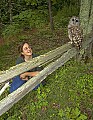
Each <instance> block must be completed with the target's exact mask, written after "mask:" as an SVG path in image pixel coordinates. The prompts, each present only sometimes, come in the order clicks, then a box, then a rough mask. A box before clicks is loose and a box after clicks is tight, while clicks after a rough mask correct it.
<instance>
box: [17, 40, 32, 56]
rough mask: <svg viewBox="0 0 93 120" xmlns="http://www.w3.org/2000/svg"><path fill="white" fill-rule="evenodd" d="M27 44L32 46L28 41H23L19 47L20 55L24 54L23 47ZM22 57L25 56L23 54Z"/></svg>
mask: <svg viewBox="0 0 93 120" xmlns="http://www.w3.org/2000/svg"><path fill="white" fill-rule="evenodd" d="M25 43H27V44H28V45H30V44H29V42H28V41H23V42H22V43H21V44H20V45H19V46H18V52H19V53H20V54H21V53H22V52H23V46H24V44H25ZM21 57H23V58H24V55H22V54H21Z"/></svg>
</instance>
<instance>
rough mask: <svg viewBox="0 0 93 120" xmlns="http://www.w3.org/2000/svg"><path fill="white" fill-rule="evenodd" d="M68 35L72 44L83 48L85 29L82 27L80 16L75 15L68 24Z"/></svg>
mask: <svg viewBox="0 0 93 120" xmlns="http://www.w3.org/2000/svg"><path fill="white" fill-rule="evenodd" d="M68 37H69V39H70V42H71V44H72V45H73V46H74V47H75V48H76V49H78V50H80V48H81V46H82V45H81V44H82V40H83V31H82V29H81V28H80V21H79V18H78V17H76V16H73V17H72V18H71V19H70V21H69V24H68Z"/></svg>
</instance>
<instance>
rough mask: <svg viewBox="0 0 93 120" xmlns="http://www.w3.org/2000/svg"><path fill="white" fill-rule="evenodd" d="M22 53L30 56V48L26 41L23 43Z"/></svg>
mask: <svg viewBox="0 0 93 120" xmlns="http://www.w3.org/2000/svg"><path fill="white" fill-rule="evenodd" d="M22 55H24V57H25V56H32V48H31V46H29V45H28V44H27V43H25V44H24V45H23V51H22Z"/></svg>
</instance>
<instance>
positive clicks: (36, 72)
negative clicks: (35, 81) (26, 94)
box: [20, 71, 39, 80]
mask: <svg viewBox="0 0 93 120" xmlns="http://www.w3.org/2000/svg"><path fill="white" fill-rule="evenodd" d="M38 73H39V71H35V72H25V73H23V74H21V75H20V78H21V79H22V80H28V79H27V78H28V77H34V76H36V75H37V74H38Z"/></svg>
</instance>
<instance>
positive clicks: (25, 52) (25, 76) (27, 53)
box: [10, 41, 42, 93]
mask: <svg viewBox="0 0 93 120" xmlns="http://www.w3.org/2000/svg"><path fill="white" fill-rule="evenodd" d="M18 51H19V53H20V56H19V57H18V59H17V61H16V64H20V63H22V62H26V61H29V60H31V59H32V58H34V57H36V55H35V54H33V53H32V48H31V46H30V44H29V43H28V42H26V41H25V42H23V43H22V44H21V45H20V46H19V48H18ZM40 70H42V69H41V68H40V67H36V68H34V69H32V70H29V71H27V72H25V73H22V74H20V75H18V76H16V77H14V78H13V81H12V84H11V85H10V93H11V92H13V91H15V90H16V89H18V88H19V87H20V86H22V85H23V84H24V83H25V82H27V81H28V80H29V78H31V77H34V76H36V75H37V74H38V73H39V71H40ZM39 86H40V85H38V86H36V87H35V89H37V88H38V87H39Z"/></svg>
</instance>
